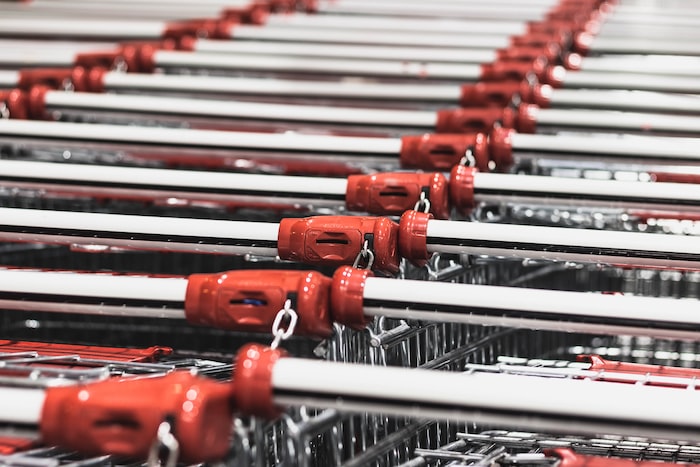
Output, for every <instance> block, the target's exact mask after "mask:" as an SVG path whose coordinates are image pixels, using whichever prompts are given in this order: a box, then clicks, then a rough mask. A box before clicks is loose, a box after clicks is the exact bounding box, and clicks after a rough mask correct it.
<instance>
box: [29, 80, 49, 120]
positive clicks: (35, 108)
mask: <svg viewBox="0 0 700 467" xmlns="http://www.w3.org/2000/svg"><path fill="white" fill-rule="evenodd" d="M49 91H51V89H49V88H47V87H46V86H34V87H33V88H32V89H31V90H30V91H29V92H28V93H27V94H26V95H27V113H28V116H29V118H30V119H32V120H46V119H50V116H49V115H48V113H47V112H46V93H47V92H49Z"/></svg>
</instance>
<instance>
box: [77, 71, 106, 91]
mask: <svg viewBox="0 0 700 467" xmlns="http://www.w3.org/2000/svg"><path fill="white" fill-rule="evenodd" d="M107 73H108V70H107V69H106V68H100V67H97V68H93V69H91V70H84V73H83V75H82V79H81V80H80V84H76V85H75V90H76V91H79V92H104V91H105V84H104V77H105V74H107Z"/></svg>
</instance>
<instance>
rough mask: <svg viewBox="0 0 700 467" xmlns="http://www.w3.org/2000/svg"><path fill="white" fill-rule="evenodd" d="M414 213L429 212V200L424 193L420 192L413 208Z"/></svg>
mask: <svg viewBox="0 0 700 467" xmlns="http://www.w3.org/2000/svg"><path fill="white" fill-rule="evenodd" d="M413 210H414V211H422V212H424V213H426V214H427V213H429V212H430V200H429V199H428V196H427V195H426V194H425V191H421V192H420V199H419V200H418V201H416V205H415V206H414V207H413Z"/></svg>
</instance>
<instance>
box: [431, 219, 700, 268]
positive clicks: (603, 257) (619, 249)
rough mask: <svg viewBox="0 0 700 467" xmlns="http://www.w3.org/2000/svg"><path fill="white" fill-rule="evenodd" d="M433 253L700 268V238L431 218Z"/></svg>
mask: <svg viewBox="0 0 700 467" xmlns="http://www.w3.org/2000/svg"><path fill="white" fill-rule="evenodd" d="M427 247H428V252H441V253H457V254H463V253H468V254H472V255H488V256H506V257H520V258H533V259H538V258H541V259H548V260H556V261H575V262H596V263H610V264H616V265H630V266H655V267H665V268H675V267H679V268H693V269H695V268H700V238H699V237H691V236H688V237H685V236H677V235H674V236H669V235H666V234H650V233H636V232H612V231H594V230H578V229H567V228H560V227H539V226H527V225H508V224H490V223H477V222H455V221H439V220H430V221H429V222H428V227H427Z"/></svg>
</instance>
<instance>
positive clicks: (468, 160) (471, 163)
mask: <svg viewBox="0 0 700 467" xmlns="http://www.w3.org/2000/svg"><path fill="white" fill-rule="evenodd" d="M459 165H464V166H467V167H476V157H474V148H473V147H472V146H469V147H468V148H467V150H466V151H465V152H464V156H462V159H461V160H460V161H459Z"/></svg>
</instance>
